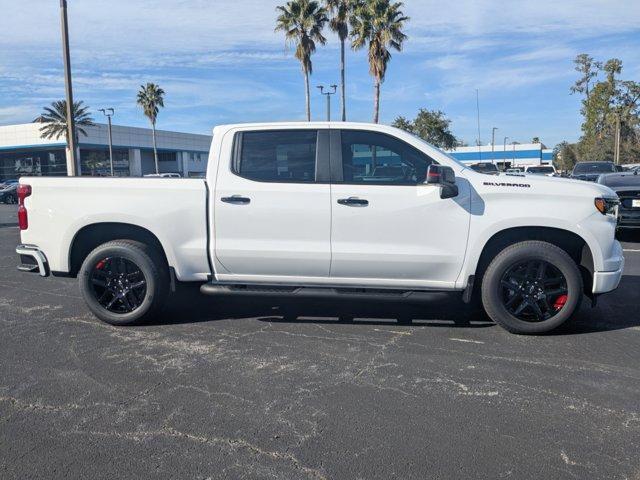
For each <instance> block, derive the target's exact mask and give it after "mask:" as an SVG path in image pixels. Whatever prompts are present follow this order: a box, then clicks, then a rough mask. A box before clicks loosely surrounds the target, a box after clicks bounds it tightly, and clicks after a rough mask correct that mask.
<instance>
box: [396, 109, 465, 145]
mask: <svg viewBox="0 0 640 480" xmlns="http://www.w3.org/2000/svg"><path fill="white" fill-rule="evenodd" d="M392 126H394V127H396V128H400V129H402V130H406V131H408V132H411V133H413V134H414V135H417V136H419V137H420V138H422V139H423V140H425V141H427V142H429V143H430V144H431V145H434V146H436V147H438V148H445V149H451V148H455V147H456V146H458V145H460V141H459V140H458V139H457V138H456V137H455V135H454V134H453V133H452V132H451V130H450V126H451V120H449V119H448V118H447V117H446V116H445V114H444V113H443V112H441V111H440V110H426V109H424V108H421V109H420V111H419V112H418V115H417V116H416V118H415V120H413V121H409V120H407V119H406V118H405V117H397V118H396V119H395V120H394V122H393V124H392Z"/></svg>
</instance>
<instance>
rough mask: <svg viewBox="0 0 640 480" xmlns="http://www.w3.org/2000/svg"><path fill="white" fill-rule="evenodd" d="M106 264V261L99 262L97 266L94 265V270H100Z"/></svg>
mask: <svg viewBox="0 0 640 480" xmlns="http://www.w3.org/2000/svg"><path fill="white" fill-rule="evenodd" d="M105 263H107V261H106V260H100V261H99V262H98V263H97V264H96V270H102V267H104V264H105Z"/></svg>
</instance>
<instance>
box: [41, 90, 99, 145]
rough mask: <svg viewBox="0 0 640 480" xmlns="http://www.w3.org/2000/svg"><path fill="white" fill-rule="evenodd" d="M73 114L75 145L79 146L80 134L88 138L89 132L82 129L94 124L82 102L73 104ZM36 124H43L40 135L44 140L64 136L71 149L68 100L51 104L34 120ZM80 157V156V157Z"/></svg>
mask: <svg viewBox="0 0 640 480" xmlns="http://www.w3.org/2000/svg"><path fill="white" fill-rule="evenodd" d="M72 114H73V119H74V123H75V125H76V129H75V130H76V131H75V137H76V138H75V141H76V142H75V143H76V145H78V134H82V135H84V136H85V137H86V136H87V132H86V131H85V129H84V128H82V127H88V126H91V125H94V123H93V119H92V118H91V114H90V113H89V107H88V106H85V105H83V102H82V101H78V102H73V108H72ZM34 123H42V124H43V125H42V127H40V135H41V137H42V138H47V139H59V138H60V137H62V136H64V138H65V140H66V142H67V149H69V130H68V129H67V101H66V100H58V101H57V102H51V106H50V107H44V108H43V112H42V113H41V114H40V116H39V117H38V118H36V119H35V120H34ZM78 157H80V156H79V155H78Z"/></svg>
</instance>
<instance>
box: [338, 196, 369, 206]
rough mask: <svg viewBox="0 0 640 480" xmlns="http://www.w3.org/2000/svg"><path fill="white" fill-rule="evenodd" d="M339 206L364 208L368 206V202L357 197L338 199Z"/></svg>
mask: <svg viewBox="0 0 640 480" xmlns="http://www.w3.org/2000/svg"><path fill="white" fill-rule="evenodd" d="M338 203H339V204H340V205H346V206H348V207H366V206H367V205H369V200H365V199H364V198H358V197H349V198H340V199H338Z"/></svg>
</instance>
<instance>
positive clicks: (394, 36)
mask: <svg viewBox="0 0 640 480" xmlns="http://www.w3.org/2000/svg"><path fill="white" fill-rule="evenodd" d="M401 7H402V2H395V3H391V2H390V0H364V1H363V2H362V4H360V5H358V6H357V7H356V9H355V11H354V14H353V15H352V17H351V19H350V23H351V37H352V38H353V42H352V44H351V46H352V47H353V49H354V50H359V49H361V48H363V47H364V46H366V45H368V47H369V73H370V74H371V76H372V77H373V78H374V82H375V83H374V88H375V98H374V107H373V121H374V122H375V123H378V121H379V118H380V85H381V84H382V82H384V78H385V75H386V73H387V67H388V65H389V61H390V60H391V52H390V51H389V49H390V48H392V49H394V50H397V51H400V50H402V43H403V42H404V41H405V40H406V38H407V36H406V35H405V34H404V33H403V32H402V28H403V27H404V24H405V22H407V21H408V20H409V17H406V16H405V15H404V14H403V13H402V11H401V10H400V8H401Z"/></svg>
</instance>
